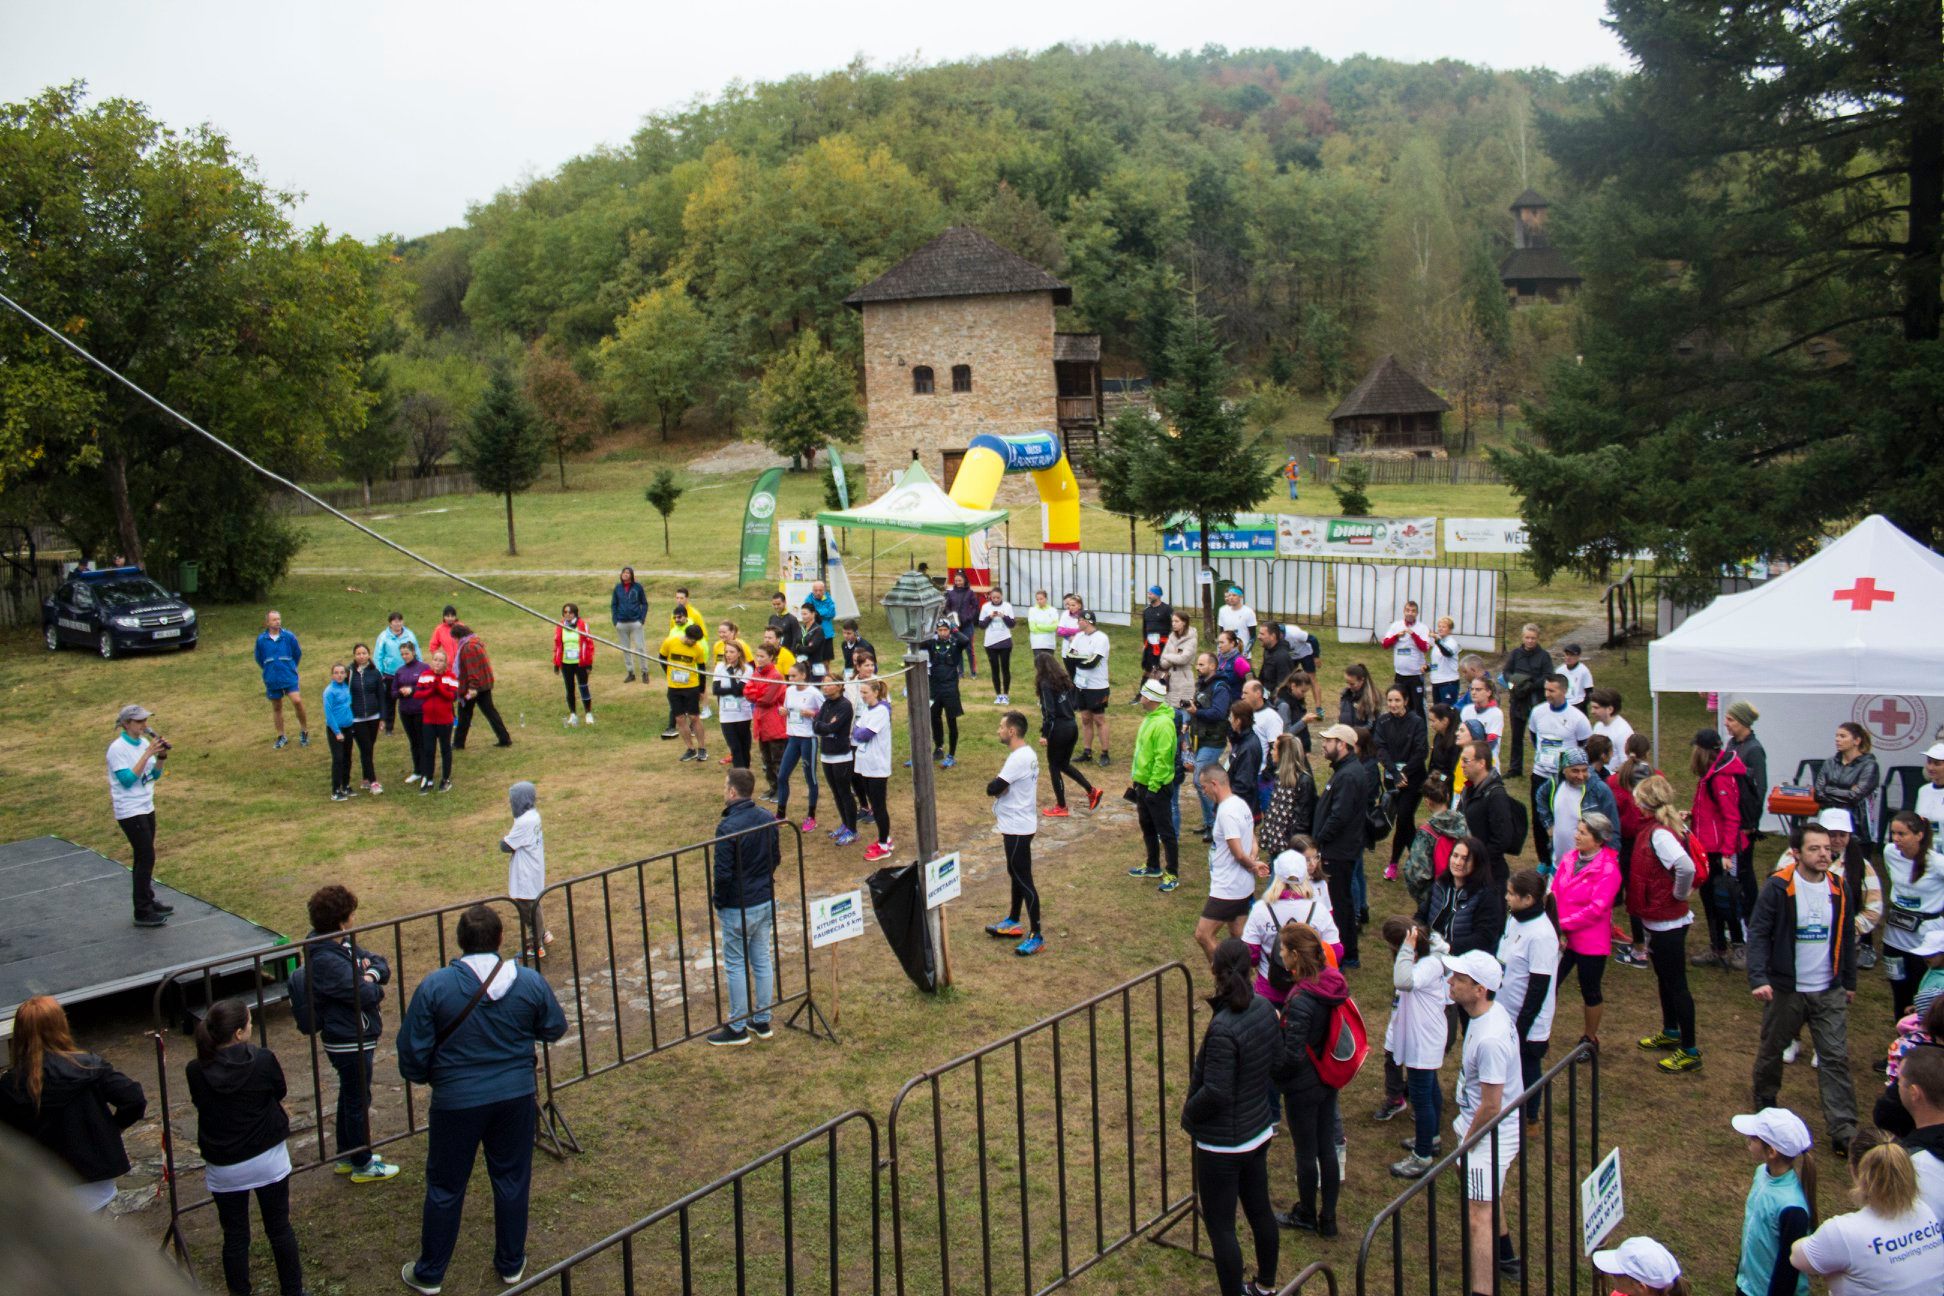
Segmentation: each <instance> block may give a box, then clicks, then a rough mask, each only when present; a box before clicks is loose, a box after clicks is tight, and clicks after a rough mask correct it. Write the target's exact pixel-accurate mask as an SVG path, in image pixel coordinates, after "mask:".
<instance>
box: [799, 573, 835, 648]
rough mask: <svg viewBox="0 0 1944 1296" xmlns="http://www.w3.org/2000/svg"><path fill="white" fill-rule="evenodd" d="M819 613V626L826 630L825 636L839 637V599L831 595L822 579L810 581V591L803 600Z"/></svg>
mask: <svg viewBox="0 0 1944 1296" xmlns="http://www.w3.org/2000/svg"><path fill="white" fill-rule="evenodd" d="M803 601H804V602H805V603H808V604H809V605H810V606H811V608H812V609H814V610H815V612H816V614H817V626H818V628H819V629H821V630H822V631H823V632H824V638H826V639H835V638H836V637H837V600H836V599H834V598H832V597H830V590H829V589H828V588H827V587H826V586H825V585H824V583H823V582H822V581H811V582H810V593H809V595H808V596H807V597H805V598H804V600H803Z"/></svg>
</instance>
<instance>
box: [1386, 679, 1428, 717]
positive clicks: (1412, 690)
mask: <svg viewBox="0 0 1944 1296" xmlns="http://www.w3.org/2000/svg"><path fill="white" fill-rule="evenodd" d="M1391 687H1392V688H1395V689H1403V690H1404V705H1405V706H1407V707H1409V708H1410V709H1411V710H1413V711H1415V712H1417V713H1418V714H1419V715H1423V714H1424V676H1422V675H1392V676H1391Z"/></svg>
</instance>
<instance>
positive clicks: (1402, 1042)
mask: <svg viewBox="0 0 1944 1296" xmlns="http://www.w3.org/2000/svg"><path fill="white" fill-rule="evenodd" d="M1409 948H1410V947H1409V946H1405V947H1404V948H1402V949H1399V950H1398V951H1397V961H1396V962H1395V963H1394V964H1392V967H1391V973H1392V977H1393V978H1395V976H1396V974H1397V971H1398V969H1400V968H1402V967H1403V966H1404V960H1405V959H1406V958H1410V957H1411V956H1410V954H1409V952H1408V951H1409ZM1391 984H1392V986H1393V987H1395V986H1396V981H1395V979H1393V981H1392V983H1391ZM1384 1050H1385V1052H1387V1053H1389V1054H1390V1055H1391V1060H1392V1061H1394V1062H1396V1063H1397V1065H1399V1066H1401V1067H1414V1068H1416V1069H1417V1070H1420V1071H1436V1070H1437V1069H1438V1068H1439V1067H1441V1066H1443V1065H1444V1056H1445V970H1444V961H1443V960H1442V959H1440V958H1439V957H1438V956H1437V955H1435V954H1426V955H1425V956H1424V957H1423V958H1420V959H1413V960H1412V962H1411V988H1410V989H1408V990H1404V989H1397V990H1396V991H1395V993H1394V994H1393V995H1392V997H1391V1019H1390V1025H1389V1026H1387V1027H1385V1028H1384Z"/></svg>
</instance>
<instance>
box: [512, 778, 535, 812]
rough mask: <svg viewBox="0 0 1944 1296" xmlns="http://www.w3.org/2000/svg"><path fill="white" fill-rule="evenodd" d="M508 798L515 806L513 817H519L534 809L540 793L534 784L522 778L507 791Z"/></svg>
mask: <svg viewBox="0 0 1944 1296" xmlns="http://www.w3.org/2000/svg"><path fill="white" fill-rule="evenodd" d="M506 800H507V803H508V804H509V805H511V806H512V807H513V817H514V818H515V819H518V818H519V817H520V816H521V815H523V814H525V813H526V812H527V811H529V810H531V809H533V807H534V803H535V802H536V801H538V800H539V793H538V792H537V791H536V790H535V789H534V786H533V784H531V783H529V782H527V781H526V780H525V779H521V780H520V781H519V782H518V783H515V784H514V785H513V787H512V789H511V790H510V791H509V792H507V794H506Z"/></svg>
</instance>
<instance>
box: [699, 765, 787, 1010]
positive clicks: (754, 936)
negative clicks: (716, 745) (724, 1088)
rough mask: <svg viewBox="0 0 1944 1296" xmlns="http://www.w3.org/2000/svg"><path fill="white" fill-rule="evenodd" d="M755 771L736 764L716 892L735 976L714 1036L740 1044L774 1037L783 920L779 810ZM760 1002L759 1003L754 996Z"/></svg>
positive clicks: (725, 964) (726, 797)
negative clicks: (778, 928) (777, 878)
mask: <svg viewBox="0 0 1944 1296" xmlns="http://www.w3.org/2000/svg"><path fill="white" fill-rule="evenodd" d="M755 792H756V775H755V774H754V773H753V772H751V771H749V770H746V769H732V770H730V771H729V779H728V782H727V783H726V784H725V785H724V788H723V801H724V805H723V809H722V820H721V822H719V823H718V824H716V841H715V846H714V850H715V879H714V886H713V887H711V888H710V897H709V898H710V899H711V900H712V901H713V902H714V904H715V911H716V918H717V919H718V920H719V921H720V922H721V924H722V975H723V976H724V977H726V978H727V979H728V981H729V1020H728V1021H727V1022H724V1023H723V1025H722V1028H721V1029H720V1030H718V1031H716V1032H715V1033H714V1034H712V1035H710V1036H709V1043H711V1044H715V1045H719V1046H723V1047H734V1046H736V1045H740V1044H747V1043H749V1037H750V1036H751V1035H754V1036H755V1037H756V1038H757V1039H768V1038H769V1037H770V1036H771V1035H772V1034H774V1032H773V1031H772V1030H771V1029H770V1012H769V1010H770V1000H771V999H772V998H773V997H774V992H775V969H774V967H773V965H772V962H771V953H772V951H771V949H770V944H771V933H772V931H774V929H775V921H776V888H775V886H774V885H773V884H772V878H773V877H774V875H775V873H776V854H777V852H776V816H775V815H774V814H772V813H770V812H769V811H768V810H765V809H764V808H763V807H761V806H759V805H757V804H756V802H755V801H754V800H752V799H751V798H752V797H753V796H754V795H755ZM752 992H753V996H754V999H755V1003H754V1005H753V1006H752V1005H751V1003H750V999H751V997H752Z"/></svg>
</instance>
